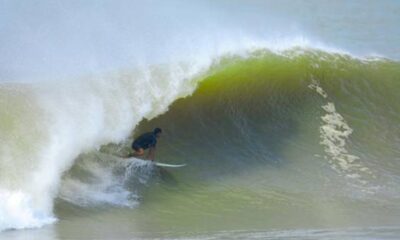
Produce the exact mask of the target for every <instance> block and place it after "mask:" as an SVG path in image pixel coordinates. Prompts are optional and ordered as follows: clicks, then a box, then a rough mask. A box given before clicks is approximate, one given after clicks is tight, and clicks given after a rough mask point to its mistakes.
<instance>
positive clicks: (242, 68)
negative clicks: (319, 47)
mask: <svg viewBox="0 0 400 240" xmlns="http://www.w3.org/2000/svg"><path fill="white" fill-rule="evenodd" d="M398 76H400V64H399V63H398V62H395V61H391V60H387V59H357V58H353V57H350V56H347V55H340V54H331V53H326V52H322V51H316V50H304V49H292V50H290V51H287V52H283V53H281V54H276V53H271V52H268V51H264V50H262V51H257V52H253V53H252V54H250V55H249V56H246V57H239V56H227V57H225V58H223V59H221V60H220V61H218V62H217V63H215V64H214V65H213V67H212V68H211V69H210V70H209V71H208V72H207V73H206V74H205V75H204V77H203V79H202V80H201V81H200V83H199V85H198V87H197V89H196V91H195V92H194V93H193V94H192V95H191V96H189V97H186V98H183V99H179V100H177V101H176V102H175V103H174V104H173V105H172V106H170V109H169V110H168V111H167V112H166V113H165V114H163V115H160V116H158V117H157V118H155V119H152V120H150V121H147V120H146V121H143V122H142V123H141V124H140V125H139V126H138V127H137V128H136V130H135V135H136V134H139V133H141V132H145V131H147V130H149V129H152V128H153V127H154V126H159V127H162V128H163V129H164V134H163V137H162V139H161V140H160V141H159V147H158V154H157V156H158V159H159V161H163V162H168V163H181V162H185V163H187V164H188V166H186V167H185V168H182V169H175V170H169V169H165V170H159V169H154V168H152V167H151V166H132V168H130V170H127V172H125V170H121V169H120V168H119V167H116V166H118V165H120V164H122V165H124V166H126V164H128V166H129V164H130V163H127V162H124V161H123V160H122V162H121V160H118V159H115V160H112V159H111V158H110V156H109V155H107V154H106V155H104V154H100V153H91V154H89V155H85V156H82V157H81V158H80V159H78V161H77V163H76V165H75V166H74V167H73V168H72V170H71V171H70V173H69V174H68V175H66V176H65V177H64V186H63V187H62V188H61V200H60V203H59V204H57V208H56V209H57V211H56V212H57V215H58V216H60V217H61V219H62V220H61V221H60V224H59V227H58V229H59V231H60V232H61V235H62V234H63V231H66V232H69V230H68V229H69V228H72V227H73V226H74V225H75V224H94V225H96V226H97V227H99V228H100V229H102V228H103V227H104V228H105V229H107V230H106V231H109V229H110V228H109V227H110V226H109V224H110V225H111V226H114V227H115V229H120V232H118V233H115V234H116V235H119V236H125V235H124V234H126V236H132V235H133V236H137V237H145V238H146V237H171V238H175V237H182V236H183V237H191V236H197V238H200V239H203V238H204V239H214V238H220V237H226V238H228V239H231V238H233V237H234V236H246V237H245V238H249V239H252V238H254V239H264V238H267V237H274V236H275V237H279V236H280V234H289V235H290V234H291V233H290V231H289V232H285V229H331V230H328V231H327V233H326V234H327V235H319V234H318V233H311V232H309V234H310V235H307V234H306V233H301V234H300V233H299V232H297V235H296V236H297V237H300V238H302V237H304V238H306V239H308V238H311V239H312V238H314V237H315V238H318V237H321V238H322V239H323V238H327V239H329V237H332V236H336V237H338V236H340V235H341V234H343V232H346V233H348V234H350V233H351V232H353V231H355V232H354V234H355V235H357V234H361V235H362V234H363V233H365V231H367V230H362V229H369V228H370V227H372V228H374V227H378V228H382V229H384V230H382V232H381V233H379V231H378V230H377V231H376V232H375V234H377V238H381V237H382V238H384V237H385V236H392V235H393V234H394V235H396V231H397V230H396V229H397V227H398V220H399V218H400V205H399V198H400V192H399V191H398V187H397V186H398V184H399V178H398V176H399V171H400V165H399V161H398V160H399V157H398V156H399V150H398V149H399V146H400V139H399V137H398V136H400V134H399V130H398V128H397V123H399V120H400V111H399V110H400V109H399V105H398V102H400V97H399V95H398V94H397V90H398V89H399V87H400V86H399V84H400V82H399V79H398ZM129 144H130V140H128V141H127V142H126V144H125V145H124V144H122V145H108V146H104V147H103V148H102V151H103V152H107V153H114V154H117V153H118V154H124V153H125V154H126V153H127V152H128V151H129ZM110 161H111V162H113V164H111V166H112V167H110V166H108V165H109V164H110ZM125 161H126V160H125ZM85 163H86V164H85ZM88 163H92V164H94V165H90V164H88ZM99 166H101V167H99ZM107 166H108V167H107ZM100 168H104V169H110V168H111V169H114V170H112V172H113V174H114V175H115V176H120V178H119V181H121V182H124V185H122V186H120V187H122V188H125V189H126V190H127V191H128V192H130V195H129V194H128V195H124V196H125V198H126V200H127V203H130V204H133V205H132V207H133V209H129V210H127V209H126V208H125V207H123V208H122V209H121V208H120V207H117V208H115V207H112V205H114V204H117V206H118V205H119V204H121V203H118V202H117V203H116V202H114V201H113V200H111V201H110V200H109V199H107V198H104V199H93V196H91V195H90V194H89V195H88V194H86V193H85V194H82V195H81V197H80V198H79V197H77V198H72V199H71V198H69V196H71V195H77V196H80V193H79V192H77V191H75V192H68V190H69V188H70V187H71V186H72V185H71V184H70V183H71V181H72V180H73V179H75V180H76V179H77V178H79V179H80V181H81V182H80V183H82V182H85V183H86V184H88V183H89V185H90V183H92V184H94V185H95V184H96V183H98V182H99V181H101V179H102V178H103V177H104V175H98V176H97V177H96V174H97V173H96V171H95V170H94V169H100ZM118 169H120V170H118ZM121 171H122V172H121ZM90 174H91V175H90ZM74 175H75V176H74ZM89 175H90V176H91V177H93V179H94V180H93V179H92V180H85V179H84V178H85V176H86V177H87V176H89ZM77 176H78V177H77ZM121 176H123V177H122V178H121ZM117 179H118V178H117ZM107 186H108V189H106V188H104V189H100V190H101V191H102V192H103V191H104V192H106V193H109V194H110V195H113V194H116V193H115V192H113V190H112V189H113V187H115V185H113V184H111V185H107ZM77 189H80V190H81V191H82V193H83V192H85V191H86V190H87V188H75V190H77ZM115 189H116V188H115ZM115 189H114V190H115ZM89 193H90V192H89ZM93 194H94V192H93ZM118 194H119V195H118V196H119V197H120V198H123V197H124V196H122V195H120V194H121V193H120V192H118ZM91 201H92V203H90V202H91ZM88 202H89V203H90V204H89V205H87V203H88ZM110 204H111V208H112V210H104V208H103V207H102V206H110ZM124 204H126V202H125V203H123V204H122V205H124ZM136 204H138V205H136ZM82 207H83V209H86V210H83V211H84V212H85V214H84V215H87V218H86V217H85V218H84V219H81V218H80V217H79V218H77V216H76V215H75V214H71V208H72V209H75V208H77V209H80V208H82ZM74 211H75V210H74ZM74 211H72V212H74ZM79 211H81V210H79ZM64 215H65V220H63V217H62V216H64ZM78 215H79V214H78ZM72 220H73V221H77V222H78V223H73V224H72V222H71V221H72ZM105 226H108V227H105ZM121 226H123V227H122V229H121ZM132 229H134V230H132ZM266 229H270V230H271V231H273V230H276V229H282V231H284V232H283V233H282V232H276V234H275V235H274V234H273V233H271V232H270V231H267V232H264V231H265V230H266ZM352 229H353V230H352ZM238 230H239V231H244V232H237V231H238ZM221 231H224V232H221ZM259 231H261V233H258V235H257V234H256V233H257V232H259ZM368 231H372V232H374V231H375V230H368ZM211 233H212V234H211ZM252 233H254V234H252ZM86 234H87V235H86ZM91 234H93V233H91V232H85V231H84V232H80V233H79V235H76V236H74V237H76V238H85V237H89V236H92V235H91ZM98 234H99V235H98V236H101V234H105V232H102V231H101V230H99V233H98ZM269 234H272V236H269ZM304 234H305V235H304ZM352 234H353V233H352ZM361 235H360V236H361ZM195 238H196V237H195ZM360 238H362V237H360ZM389 238H390V237H389Z"/></svg>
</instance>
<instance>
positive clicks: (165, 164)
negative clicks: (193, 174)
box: [154, 162, 186, 168]
mask: <svg viewBox="0 0 400 240" xmlns="http://www.w3.org/2000/svg"><path fill="white" fill-rule="evenodd" d="M154 164H155V165H156V166H157V167H170V168H179V167H184V166H186V164H168V163H160V162H154Z"/></svg>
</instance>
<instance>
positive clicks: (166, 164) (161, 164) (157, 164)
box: [129, 157, 186, 168]
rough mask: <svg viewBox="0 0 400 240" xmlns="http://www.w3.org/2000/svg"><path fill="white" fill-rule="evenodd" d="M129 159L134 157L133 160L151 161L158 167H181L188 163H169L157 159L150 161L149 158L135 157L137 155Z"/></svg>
mask: <svg viewBox="0 0 400 240" xmlns="http://www.w3.org/2000/svg"><path fill="white" fill-rule="evenodd" d="M129 159H132V160H135V161H142V162H145V163H148V162H150V163H151V164H154V165H156V166H157V167H167V168H179V167H184V166H186V164H169V163H162V162H156V161H154V162H152V161H149V160H143V159H139V158H135V157H131V158H129Z"/></svg>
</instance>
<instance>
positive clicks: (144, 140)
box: [132, 132, 157, 151]
mask: <svg viewBox="0 0 400 240" xmlns="http://www.w3.org/2000/svg"><path fill="white" fill-rule="evenodd" d="M156 144H157V137H156V135H155V134H154V133H152V132H148V133H145V134H142V135H140V136H139V137H138V138H136V139H135V141H133V143H132V148H133V149H135V150H136V151H137V150H139V148H143V149H147V148H149V147H155V146H156Z"/></svg>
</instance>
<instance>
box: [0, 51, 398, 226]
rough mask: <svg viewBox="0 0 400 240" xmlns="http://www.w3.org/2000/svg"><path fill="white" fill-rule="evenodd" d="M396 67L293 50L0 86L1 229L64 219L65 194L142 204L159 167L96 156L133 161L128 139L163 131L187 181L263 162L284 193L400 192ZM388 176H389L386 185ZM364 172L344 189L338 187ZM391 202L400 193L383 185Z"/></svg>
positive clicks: (86, 202) (78, 200) (73, 199)
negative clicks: (59, 212)
mask: <svg viewBox="0 0 400 240" xmlns="http://www.w3.org/2000/svg"><path fill="white" fill-rule="evenodd" d="M399 71H400V68H399V63H397V62H394V61H391V60H387V59H360V58H354V57H352V56H349V55H344V54H338V53H329V52H324V51H321V50H315V49H307V48H298V47H296V48H290V49H288V50H283V51H279V52H276V51H274V52H272V51H269V50H266V49H256V50H253V51H251V52H247V53H246V54H239V55H234V54H225V55H223V56H222V57H218V58H215V59H209V60H208V61H203V62H201V63H197V64H196V63H193V62H192V63H190V64H189V63H174V64H172V63H171V64H164V65H156V66H150V67H145V68H141V69H135V70H131V71H129V70H125V71H121V72H118V73H113V74H109V75H105V76H100V77H96V76H93V77H87V78H84V79H79V80H75V81H69V82H57V83H55V82H45V83H41V84H40V85H39V84H34V83H32V84H29V83H26V84H17V83H9V84H2V85H1V88H0V105H1V108H0V109H1V118H0V121H1V138H0V142H1V147H0V154H1V161H0V171H1V174H0V199H1V203H2V204H1V205H0V206H1V207H0V215H1V216H5V217H4V218H2V219H1V220H0V230H4V229H10V228H27V227H38V226H41V225H43V224H48V223H50V222H53V221H55V217H54V215H53V205H54V199H55V198H56V197H59V198H61V199H63V200H64V201H67V202H70V203H73V204H76V205H80V206H85V207H87V206H95V205H97V204H100V205H101V204H111V205H117V206H125V207H134V206H136V205H137V204H138V203H139V202H140V201H139V199H140V188H141V187H143V186H144V187H145V186H146V183H147V181H149V179H151V176H152V174H153V173H154V172H153V170H152V169H151V168H149V167H144V168H143V167H138V166H136V167H135V165H132V166H134V167H133V168H132V169H130V168H128V170H126V169H127V168H126V166H127V165H126V163H121V161H120V160H117V159H114V160H113V159H112V158H111V157H110V158H108V157H104V155H102V154H101V153H98V151H96V150H95V149H97V150H99V149H100V147H101V146H103V145H105V144H107V143H117V145H116V146H114V147H104V146H103V148H102V151H106V152H108V153H110V152H113V151H118V152H121V151H122V152H123V151H126V149H127V148H128V146H129V141H131V137H130V136H131V131H132V129H134V133H138V132H143V131H145V130H147V129H151V128H152V127H153V126H155V125H157V126H160V127H162V128H163V129H165V132H166V134H165V136H164V140H162V142H161V143H160V149H159V156H161V157H162V159H163V161H166V162H179V161H186V162H188V163H189V166H188V167H187V171H185V172H186V173H185V174H186V175H185V176H184V177H185V178H187V180H188V181H189V182H190V181H192V182H197V181H200V180H202V181H203V180H204V181H206V182H207V181H214V180H216V179H221V178H229V176H232V175H235V174H239V175H243V174H245V173H246V172H247V173H251V172H252V171H254V169H265V167H266V166H267V170H266V171H267V172H268V173H269V174H271V175H270V176H273V177H274V178H275V180H274V181H273V182H274V184H275V187H276V186H278V187H279V188H280V189H284V190H285V191H289V192H296V191H298V189H303V190H304V191H307V192H309V191H311V192H313V193H314V194H324V193H327V190H326V189H324V187H323V186H322V185H323V184H322V185H321V183H322V182H323V183H326V182H327V181H329V182H330V184H332V188H331V189H330V190H329V194H333V195H335V194H347V193H348V192H354V186H357V187H358V188H359V190H360V191H359V194H360V195H359V196H361V197H363V196H364V194H365V192H367V194H370V195H371V194H372V195H373V194H374V193H376V191H375V192H374V191H373V190H371V189H375V190H376V189H377V186H380V185H382V184H383V183H388V182H390V183H391V184H392V185H396V184H395V183H397V180H396V179H395V177H391V176H395V175H396V173H398V171H400V166H398V163H396V162H395V161H393V159H395V156H396V154H398V150H397V149H398V146H399V145H400V140H399V139H398V137H397V136H399V135H398V134H396V133H397V132H398V130H396V129H395V128H393V127H392V126H393V125H392V124H395V123H398V120H399V117H400V116H399V113H400V109H398V106H397V105H396V104H395V103H396V102H399V100H400V99H399V97H398V95H397V93H396V91H395V89H396V87H397V89H398V84H399V83H398V82H396V78H395V76H399V73H400V72H399ZM309 86H311V88H312V89H310V87H309ZM315 91H317V92H315ZM189 95H190V97H189ZM177 99H179V100H177ZM389 100H390V101H389ZM172 103H173V104H172ZM171 104H172V105H171ZM382 121H384V122H385V123H386V124H381V123H382ZM139 123H140V124H139ZM366 139H368V140H366ZM384 146H385V148H386V150H385V151H382V150H381V148H383V147H384ZM104 149H106V150H104ZM112 149H114V150H112ZM78 156H79V157H78ZM382 156H385V159H387V162H382V160H381V157H382ZM76 159H77V160H76ZM130 166H131V165H130ZM268 166H269V167H268ZM277 168H282V169H284V171H283V172H282V171H279V174H278V171H273V170H274V169H275V170H276V169H277ZM332 168H334V169H335V170H336V171H337V172H338V173H339V174H337V175H336V174H334V173H333V172H331V169H332ZM129 169H130V170H129ZM143 169H147V170H145V171H144V172H143ZM299 169H300V170H299ZM141 171H142V172H141ZM313 171H317V172H320V173H321V174H319V175H318V176H315V175H313V174H312V173H311V172H313ZM383 171H384V172H385V176H387V177H380V178H379V177H377V176H381V175H382V174H380V173H381V172H383ZM64 173H65V174H64ZM322 173H323V174H322ZM387 173H391V174H387ZM63 174H64V175H63ZM127 174H128V175H129V176H128V177H127ZM288 176H292V177H291V178H292V180H293V181H290V182H288V181H287V180H288ZM343 176H344V177H343ZM354 176H357V177H356V180H357V181H355V182H352V184H351V185H349V187H348V188H343V186H341V187H340V188H338V187H337V186H339V185H340V184H342V183H346V182H347V181H348V179H354ZM259 177H265V175H259ZM269 179H270V178H269ZM251 180H252V181H254V180H255V179H251ZM257 180H260V179H257ZM130 181H133V182H134V183H131V184H126V183H127V182H130ZM360 181H362V184H361V185H360ZM261 183H263V184H265V181H261ZM243 184H245V183H243ZM60 185H61V187H60ZM228 185H229V183H228ZM132 186H134V187H132ZM335 186H336V187H335ZM386 186H390V184H389V185H386ZM264 187H265V186H264ZM332 189H334V190H332ZM366 189H368V191H366ZM318 192H319V193H318ZM385 194H398V193H397V191H396V190H393V188H390V187H387V188H385ZM15 199H17V201H15Z"/></svg>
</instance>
